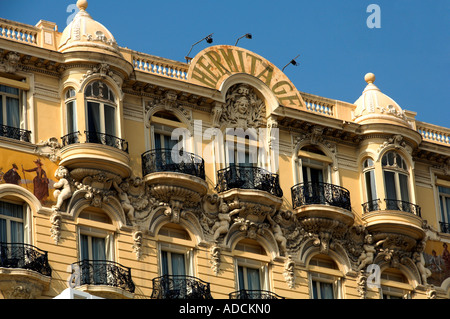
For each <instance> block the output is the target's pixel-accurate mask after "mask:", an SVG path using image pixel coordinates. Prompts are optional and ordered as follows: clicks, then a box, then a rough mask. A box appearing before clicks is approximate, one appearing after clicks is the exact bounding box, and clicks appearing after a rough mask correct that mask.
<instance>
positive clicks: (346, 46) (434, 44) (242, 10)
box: [0, 0, 450, 127]
mask: <svg viewBox="0 0 450 319" xmlns="http://www.w3.org/2000/svg"><path fill="white" fill-rule="evenodd" d="M75 3H76V0H40V1H39V2H35V1H30V0H14V1H11V0H0V17H2V18H6V19H10V20H14V21H19V22H22V23H26V24H31V25H35V24H36V23H37V22H38V21H39V20H41V19H42V20H47V21H52V22H56V23H57V24H58V28H59V30H60V31H61V32H62V31H63V29H64V28H65V27H66V21H67V19H68V18H69V16H70V15H71V14H72V13H73V12H72V11H71V10H70V8H71V7H70V5H71V4H72V5H73V4H75ZM88 3H89V6H88V8H87V11H88V12H89V13H90V14H91V16H92V17H93V18H94V19H95V20H97V21H99V22H100V23H102V24H103V25H105V26H106V27H107V28H108V29H109V30H110V31H111V32H112V34H113V35H114V37H115V38H116V41H117V42H118V44H119V45H120V46H122V47H128V48H130V49H133V50H136V51H140V52H145V53H148V54H152V55H157V56H161V57H164V58H168V59H173V60H177V61H185V60H184V56H185V55H186V54H187V53H188V51H189V49H190V48H191V45H192V44H193V43H195V42H197V41H198V40H200V39H202V38H203V37H204V36H206V35H208V34H210V33H214V35H213V39H214V42H213V43H212V44H211V45H217V44H229V45H234V44H235V42H236V39H237V38H238V37H240V36H242V35H244V34H245V33H251V34H252V36H253V39H251V40H248V39H245V38H244V39H241V40H240V41H239V46H241V47H243V48H245V49H248V50H251V51H253V52H255V53H257V54H259V55H261V56H263V57H264V58H266V59H268V60H269V61H271V62H272V63H273V64H275V65H276V66H278V67H279V68H280V69H282V68H283V66H285V65H286V64H287V63H288V62H289V61H290V60H291V59H292V58H294V57H296V56H297V55H298V54H300V57H299V58H298V60H297V61H298V62H299V65H298V66H293V65H289V66H288V67H287V68H286V69H285V74H286V75H287V76H288V77H289V78H290V79H291V81H292V82H293V83H294V85H295V86H296V87H297V89H298V90H300V91H303V92H308V93H312V94H317V95H321V96H324V97H328V98H333V99H338V100H342V101H347V102H351V103H353V102H355V101H356V99H357V98H358V97H359V96H360V95H361V92H362V91H363V89H364V87H365V85H366V83H365V82H364V79H363V78H364V75H365V74H366V73H367V72H373V73H374V74H375V75H376V81H375V84H376V85H377V86H378V87H379V88H380V89H381V91H382V92H384V93H385V94H387V95H389V96H390V97H391V98H393V99H394V100H395V101H396V102H397V103H398V104H399V105H400V106H401V107H402V108H403V109H406V110H411V111H415V112H417V113H418V114H417V117H416V119H417V120H419V121H423V122H428V123H433V124H436V125H441V126H445V127H450V123H449V122H450V103H449V101H450V85H449V75H450V1H449V0H433V1H425V0H421V1H419V0H369V1H364V0H340V1H336V0H316V1H299V0H297V1H294V0H278V1H263V0H259V1H254V0H239V1H237V0H226V1H217V0H190V1H178V0H176V1H175V0H166V1H143V0H128V1H115V0H109V1H106V0H88ZM370 4H377V5H378V6H379V8H380V13H381V14H380V17H381V28H369V27H368V26H367V23H366V21H367V18H368V17H369V16H370V15H371V13H372V12H367V7H368V6H369V5H370ZM207 45H208V44H207V43H206V42H205V41H203V42H201V43H199V44H198V45H196V46H195V47H194V49H193V51H192V53H191V56H194V55H195V54H197V53H198V52H199V51H200V50H202V49H204V48H205V47H206V46H207Z"/></svg>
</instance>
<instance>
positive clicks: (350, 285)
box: [0, 0, 450, 299]
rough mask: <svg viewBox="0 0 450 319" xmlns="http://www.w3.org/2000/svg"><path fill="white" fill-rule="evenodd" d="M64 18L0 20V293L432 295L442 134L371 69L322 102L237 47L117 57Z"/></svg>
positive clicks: (94, 29) (446, 172) (445, 286)
mask: <svg viewBox="0 0 450 319" xmlns="http://www.w3.org/2000/svg"><path fill="white" fill-rule="evenodd" d="M77 5H78V7H79V9H80V11H79V12H78V13H77V14H76V15H75V17H74V18H73V21H72V22H71V23H70V24H69V25H68V26H67V27H66V28H65V29H64V30H63V32H58V31H57V26H56V25H55V24H54V23H51V22H48V21H43V20H41V21H39V23H38V24H37V25H36V26H31V25H25V24H22V23H19V22H14V21H9V20H6V19H0V154H1V156H0V177H1V178H0V245H1V246H0V296H1V297H3V298H5V299H9V298H47V299H48V298H55V297H57V296H60V294H61V293H62V292H63V291H65V290H66V289H67V288H70V289H73V291H76V292H80V293H88V294H90V295H93V296H98V297H102V298H136V299H142V298H186V299H189V298H216V299H224V298H292V299H308V298H317V299H320V298H323V299H325V298H342V299H363V298H367V299H380V298H412V299H426V298H438V299H448V298H449V297H450V253H449V252H448V250H447V245H448V243H450V230H449V229H450V227H449V225H450V224H449V222H450V220H449V219H450V140H449V139H450V129H448V128H445V127H439V126H436V125H432V124H428V123H423V122H419V121H417V120H416V119H415V116H416V113H415V112H412V111H406V110H403V109H402V108H401V107H400V106H399V105H398V104H397V103H396V102H395V101H394V100H393V99H391V98H390V97H388V96H387V95H385V94H384V93H382V91H381V90H380V89H379V88H378V87H377V86H376V85H375V76H374V75H373V74H371V73H368V74H367V75H366V76H365V78H364V79H365V82H366V83H365V88H364V86H361V89H362V94H361V96H360V97H359V98H358V97H355V98H356V100H355V102H354V103H349V102H342V101H338V100H333V99H329V98H325V97H320V96H316V95H312V94H308V93H305V92H301V91H298V90H297V89H296V88H295V86H294V84H293V83H292V82H291V81H290V80H289V79H288V77H287V76H286V75H285V74H284V73H283V72H282V71H281V70H279V69H278V68H277V67H276V66H274V65H273V64H272V63H270V62H269V61H267V60H266V59H265V58H263V57H261V56H259V55H258V54H256V53H253V52H250V51H248V50H245V49H243V48H240V47H236V46H229V45H216V46H211V47H208V48H206V49H204V50H203V51H201V52H200V53H198V54H197V56H196V57H195V58H193V59H192V60H190V61H189V62H188V63H183V62H177V61H172V60H168V59H164V58H160V57H156V56H152V55H149V54H145V53H141V52H136V51H133V50H131V49H128V48H123V47H120V46H119V45H118V44H117V43H116V41H115V39H114V37H113V35H112V34H111V33H110V32H109V31H108V30H107V29H106V28H105V27H104V26H103V25H102V24H100V23H98V22H97V21H96V20H94V19H93V18H92V17H91V16H90V15H89V13H88V12H87V2H86V1H82V0H80V1H78V3H77ZM362 83H363V84H364V82H362ZM377 84H378V83H377ZM381 86H382V83H381V84H380V87H381Z"/></svg>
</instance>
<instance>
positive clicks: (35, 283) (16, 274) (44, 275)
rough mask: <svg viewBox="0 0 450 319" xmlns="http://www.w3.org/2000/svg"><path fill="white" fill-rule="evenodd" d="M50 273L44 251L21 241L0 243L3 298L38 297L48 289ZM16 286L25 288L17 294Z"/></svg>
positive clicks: (0, 287) (0, 285) (0, 272)
mask: <svg viewBox="0 0 450 319" xmlns="http://www.w3.org/2000/svg"><path fill="white" fill-rule="evenodd" d="M51 275H52V270H51V268H50V265H49V263H48V256H47V252H46V251H43V250H40V249H39V248H37V247H34V246H32V245H27V244H22V243H3V242H2V243H0V290H1V291H2V293H3V295H4V297H5V298H14V299H19V298H20V299H21V298H37V297H39V296H40V295H41V293H42V292H43V291H44V290H47V289H48V287H49V285H50V280H51ZM18 287H22V288H25V289H22V290H21V291H22V293H20V294H19V295H17V292H18V291H16V290H15V288H18ZM19 292H20V290H19Z"/></svg>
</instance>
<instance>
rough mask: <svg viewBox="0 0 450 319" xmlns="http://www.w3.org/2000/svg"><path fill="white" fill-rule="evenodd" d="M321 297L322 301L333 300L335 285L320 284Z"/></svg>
mask: <svg viewBox="0 0 450 319" xmlns="http://www.w3.org/2000/svg"><path fill="white" fill-rule="evenodd" d="M320 295H321V299H333V298H334V295H333V285H332V284H330V283H325V282H321V283H320Z"/></svg>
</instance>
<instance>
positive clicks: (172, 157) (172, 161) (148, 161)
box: [141, 149, 205, 180]
mask: <svg viewBox="0 0 450 319" xmlns="http://www.w3.org/2000/svg"><path fill="white" fill-rule="evenodd" d="M141 157H142V175H143V176H146V175H148V174H151V173H159V172H173V173H181V174H187V175H191V176H196V177H198V178H201V179H203V180H204V179H205V161H204V160H203V158H201V157H200V156H197V155H195V154H192V153H189V152H184V151H179V152H177V151H176V150H172V149H155V150H150V151H147V152H145V153H143V154H142V155H141Z"/></svg>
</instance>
